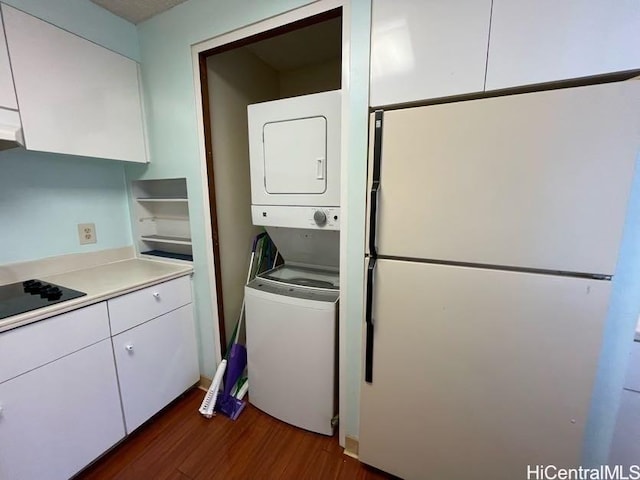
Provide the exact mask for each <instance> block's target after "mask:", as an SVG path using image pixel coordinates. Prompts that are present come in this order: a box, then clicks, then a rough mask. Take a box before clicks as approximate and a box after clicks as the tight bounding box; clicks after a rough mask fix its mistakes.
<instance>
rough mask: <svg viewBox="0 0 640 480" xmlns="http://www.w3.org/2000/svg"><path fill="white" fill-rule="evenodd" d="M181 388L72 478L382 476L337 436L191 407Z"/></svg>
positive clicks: (249, 412) (197, 395) (197, 396)
mask: <svg viewBox="0 0 640 480" xmlns="http://www.w3.org/2000/svg"><path fill="white" fill-rule="evenodd" d="M203 397H204V392H203V391H202V390H199V389H197V388H194V389H192V390H190V391H189V392H187V393H185V394H184V395H183V396H182V397H181V398H180V399H178V400H177V401H176V402H174V403H173V404H172V405H170V406H169V407H168V408H167V409H165V410H164V411H163V412H162V413H160V414H159V415H158V416H156V417H155V418H153V419H152V420H151V421H150V422H148V423H147V424H146V425H144V426H143V427H141V428H140V429H139V430H138V431H136V432H134V433H133V435H131V436H130V437H129V438H128V439H127V440H125V441H124V442H123V443H121V444H120V445H118V446H117V447H116V448H114V449H113V450H112V451H111V452H109V453H108V454H107V455H105V456H104V457H103V458H101V459H100V460H98V461H97V462H96V463H95V464H93V465H92V466H91V467H89V468H88V469H87V470H85V471H84V472H82V473H80V475H78V477H77V478H78V479H83V480H85V479H86V480H88V479H118V480H125V479H131V480H134V479H135V480H145V479H153V480H161V479H167V480H188V479H192V480H201V479H202V480H204V479H238V480H239V479H243V480H244V479H322V480H330V479H344V480H346V479H349V480H351V479H359V480H365V479H367V480H369V479H386V478H390V477H387V476H385V475H384V474H383V473H381V472H378V471H375V470H373V469H370V468H368V467H366V466H364V465H362V464H361V463H360V462H358V461H357V460H355V459H353V458H350V457H348V456H346V455H344V454H343V453H342V448H340V446H339V445H338V441H337V437H335V436H334V437H333V438H330V437H325V436H323V435H318V434H314V433H310V432H306V431H304V430H300V429H298V428H295V427H292V426H290V425H287V424H285V423H283V422H280V421H278V420H276V419H274V418H272V417H270V416H269V415H266V414H265V413H262V412H261V411H260V410H258V409H256V408H254V407H253V406H251V405H247V407H246V408H245V410H244V411H243V412H242V414H241V415H240V417H239V418H238V420H236V421H235V422H234V421H231V420H229V419H228V418H226V417H225V416H223V415H218V416H216V417H214V418H212V419H210V420H209V419H206V418H204V417H202V416H201V415H200V414H199V413H198V407H199V406H200V402H201V401H202V398H203Z"/></svg>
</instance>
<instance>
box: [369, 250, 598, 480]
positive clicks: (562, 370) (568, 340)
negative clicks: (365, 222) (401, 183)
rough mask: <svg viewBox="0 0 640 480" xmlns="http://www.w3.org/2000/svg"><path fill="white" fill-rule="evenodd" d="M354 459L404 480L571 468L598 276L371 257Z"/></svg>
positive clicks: (592, 350)
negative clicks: (367, 371) (365, 373)
mask: <svg viewBox="0 0 640 480" xmlns="http://www.w3.org/2000/svg"><path fill="white" fill-rule="evenodd" d="M375 277H376V278H375V287H374V295H373V302H374V303H373V318H374V332H375V336H374V348H373V378H372V382H371V383H363V384H362V388H361V406H360V412H361V418H360V439H359V440H360V451H359V454H360V460H361V461H363V462H364V463H367V464H370V465H373V466H375V467H377V468H380V469H382V470H384V471H387V472H389V473H392V474H394V475H397V476H400V477H402V478H405V479H407V480H410V479H425V478H429V479H465V480H487V479H491V480H514V479H516V478H526V476H527V466H528V465H532V466H535V465H538V464H553V465H556V466H575V465H578V464H579V462H580V452H581V446H582V439H583V432H584V428H585V421H586V417H587V412H588V408H589V402H590V397H591V389H592V385H593V382H594V377H595V372H596V367H597V360H598V355H599V351H600V344H601V335H602V329H603V323H604V319H605V317H606V310H607V304H608V299H609V294H610V282H608V281H604V280H591V279H584V278H576V277H562V276H551V275H542V274H531V273H522V272H510V271H500V270H489V269H480V268H469V267H458V266H446V265H434V264H426V263H416V262H406V261H394V260H384V259H382V260H380V259H379V260H378V262H377V266H376V273H375Z"/></svg>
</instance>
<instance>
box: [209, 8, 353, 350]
mask: <svg viewBox="0 0 640 480" xmlns="http://www.w3.org/2000/svg"><path fill="white" fill-rule="evenodd" d="M342 45H343V41H342V8H335V9H332V10H328V11H325V12H322V13H319V14H317V15H313V16H309V17H306V18H303V19H300V20H296V21H293V22H291V23H287V24H285V25H281V26H278V27H275V28H273V29H270V30H267V31H263V32H260V33H256V34H254V35H250V36H247V37H245V38H242V39H239V40H235V41H232V42H230V43H225V44H223V45H219V46H216V47H214V48H211V49H209V50H205V51H202V52H200V53H199V55H198V59H199V70H200V72H199V73H200V86H201V92H202V114H203V126H204V145H205V150H206V175H207V185H208V191H209V207H210V219H211V233H212V235H211V236H212V248H213V263H214V271H215V279H216V297H217V311H218V328H219V348H220V352H221V355H222V356H224V354H225V351H226V348H227V342H228V341H229V339H230V337H231V334H232V332H233V329H234V327H235V325H236V323H237V321H238V318H239V315H240V311H241V305H242V299H243V295H244V283H245V280H246V276H247V270H248V267H249V253H250V250H251V243H252V239H253V238H254V237H255V235H257V234H258V233H260V232H262V231H263V228H262V227H256V226H254V225H253V224H252V222H251V189H250V173H249V139H248V128H247V106H248V105H250V104H254V103H259V102H265V101H271V100H277V99H282V98H290V97H295V96H299V95H307V94H312V93H319V92H324V91H330V90H338V89H340V88H341V82H342ZM292 140H293V141H295V139H292Z"/></svg>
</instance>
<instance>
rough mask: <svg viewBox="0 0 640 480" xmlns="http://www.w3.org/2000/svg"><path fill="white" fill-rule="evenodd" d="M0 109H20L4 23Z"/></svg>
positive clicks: (0, 42) (0, 30) (0, 50)
mask: <svg viewBox="0 0 640 480" xmlns="http://www.w3.org/2000/svg"><path fill="white" fill-rule="evenodd" d="M0 108H10V109H12V110H17V109H18V101H17V100H16V90H15V88H14V87H13V75H12V74H11V64H10V63H9V53H8V52H7V44H6V42H5V36H4V26H3V25H2V22H0Z"/></svg>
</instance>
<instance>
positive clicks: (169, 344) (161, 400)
mask: <svg viewBox="0 0 640 480" xmlns="http://www.w3.org/2000/svg"><path fill="white" fill-rule="evenodd" d="M113 350H114V353H115V358H116V366H117V369H118V379H119V382H120V393H121V395H122V407H123V409H124V418H125V424H126V428H127V433H131V432H132V431H134V430H135V429H136V428H138V427H139V426H140V425H142V424H143V423H144V422H145V421H146V420H148V419H149V418H151V417H152V416H153V415H154V414H156V413H157V412H158V411H160V410H161V409H162V408H163V407H165V406H166V405H167V404H168V403H169V402H171V401H172V400H173V399H175V398H176V397H177V396H178V395H180V394H181V393H182V392H184V391H185V390H187V389H188V388H189V387H191V386H192V385H193V384H194V383H196V382H197V381H198V379H199V378H200V377H199V376H200V374H199V369H198V357H197V353H196V352H197V345H196V336H195V325H194V321H193V309H192V305H191V304H188V305H185V306H183V307H180V308H178V309H176V310H173V311H171V312H169V313H165V314H164V315H161V316H159V317H156V318H154V319H152V320H149V321H147V322H145V323H143V324H141V325H138V326H136V327H134V328H131V329H130V330H127V331H125V332H122V333H120V334H118V335H115V336H114V337H113Z"/></svg>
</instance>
